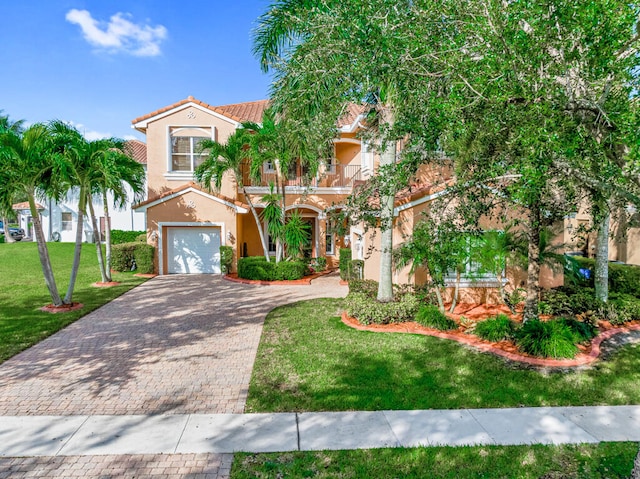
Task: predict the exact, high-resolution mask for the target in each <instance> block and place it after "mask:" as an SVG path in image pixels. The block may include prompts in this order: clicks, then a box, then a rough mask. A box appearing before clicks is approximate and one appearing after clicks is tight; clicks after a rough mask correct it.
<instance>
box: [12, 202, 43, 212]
mask: <svg viewBox="0 0 640 479" xmlns="http://www.w3.org/2000/svg"><path fill="white" fill-rule="evenodd" d="M11 209H12V210H16V211H18V210H28V209H31V207H30V206H29V202H28V201H25V202H23V203H14V204H13V205H12V206H11ZM36 209H37V210H44V206H42V205H41V204H40V203H36Z"/></svg>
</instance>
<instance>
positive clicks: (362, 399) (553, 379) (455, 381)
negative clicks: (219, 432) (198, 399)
mask: <svg viewBox="0 0 640 479" xmlns="http://www.w3.org/2000/svg"><path fill="white" fill-rule="evenodd" d="M341 310H342V307H341V301H340V300H334V299H321V300H314V301H307V302H301V303H296V304H293V305H288V306H283V307H280V308H277V309H275V310H274V311H272V312H271V313H270V314H269V315H268V317H267V319H266V322H265V326H264V330H263V333H262V339H261V342H260V346H259V349H258V355H257V358H256V363H255V366H254V370H253V376H252V379H251V385H250V389H249V397H248V401H247V408H246V409H247V412H271V411H276V412H284V411H344V410H385V409H459V408H490V407H518V406H568V405H574V406H579V405H599V404H610V405H620V404H640V345H636V346H626V347H623V348H622V349H620V350H619V351H618V352H616V353H615V354H613V356H612V357H611V358H609V359H608V360H607V361H599V362H598V363H596V365H595V366H593V367H591V368H589V369H584V370H572V371H568V372H566V371H565V372H553V373H543V372H540V371H538V370H533V369H527V368H525V367H523V366H520V365H518V364H516V363H509V362H506V361H505V360H503V359H501V358H499V357H496V356H493V355H491V354H485V353H480V352H477V351H475V350H473V349H470V348H467V347H465V346H462V345H461V344H459V343H457V342H453V341H448V340H444V339H438V338H433V337H430V336H421V335H410V334H388V333H384V334H383V333H372V332H364V331H356V330H354V329H351V328H349V327H347V326H345V325H344V324H343V323H342V322H341V321H340V319H339V317H338V314H339V312H340V311H341Z"/></svg>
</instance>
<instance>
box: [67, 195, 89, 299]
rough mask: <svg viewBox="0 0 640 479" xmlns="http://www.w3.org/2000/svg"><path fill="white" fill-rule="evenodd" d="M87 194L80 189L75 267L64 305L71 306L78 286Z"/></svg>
mask: <svg viewBox="0 0 640 479" xmlns="http://www.w3.org/2000/svg"><path fill="white" fill-rule="evenodd" d="M86 201H87V194H86V192H85V189H84V188H82V187H81V188H80V201H79V202H78V222H77V231H76V245H75V248H74V249H73V266H72V267H71V276H70V278H69V287H68V288H67V294H65V295H64V303H65V304H71V303H72V297H73V290H74V289H75V286H76V278H77V277H78V269H79V268H80V254H81V253H82V233H83V228H84V211H85V209H86Z"/></svg>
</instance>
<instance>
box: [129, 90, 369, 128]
mask: <svg viewBox="0 0 640 479" xmlns="http://www.w3.org/2000/svg"><path fill="white" fill-rule="evenodd" d="M270 104H271V102H270V101H269V100H257V101H248V102H243V103H232V104H230V105H222V106H213V105H209V104H208V103H205V102H203V101H200V100H197V99H195V98H194V97H192V96H189V97H187V98H185V99H184V100H180V101H178V102H176V103H173V104H171V105H169V106H165V107H164V108H160V109H158V110H155V111H152V112H151V113H147V114H146V115H143V116H140V117H138V118H136V119H134V120H132V122H131V124H132V127H133V128H135V129H137V130H139V131H143V132H144V130H145V129H146V128H147V125H148V124H149V122H151V121H153V120H156V119H159V118H162V117H164V116H167V115H171V114H172V113H175V112H176V111H179V110H181V109H184V108H186V107H188V106H193V107H196V108H198V109H201V110H206V111H209V112H210V113H213V114H216V115H220V116H222V117H224V118H225V119H227V120H228V121H231V122H232V123H235V124H236V125H235V126H239V123H242V122H244V121H251V122H253V123H261V122H262V115H263V113H264V111H265V110H266V109H267V108H268V107H269V105H270ZM365 110H366V107H365V106H364V105H357V104H355V103H350V104H349V105H348V106H347V109H346V111H345V113H344V115H343V116H342V117H341V118H340V119H339V120H338V127H339V128H340V129H341V130H342V131H344V132H353V131H355V129H356V128H357V127H358V125H359V124H360V120H362V117H363V114H364V112H365Z"/></svg>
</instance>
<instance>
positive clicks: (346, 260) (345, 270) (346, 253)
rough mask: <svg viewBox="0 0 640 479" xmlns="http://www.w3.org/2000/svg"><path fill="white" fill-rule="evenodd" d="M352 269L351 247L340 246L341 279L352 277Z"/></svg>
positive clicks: (345, 279)
mask: <svg viewBox="0 0 640 479" xmlns="http://www.w3.org/2000/svg"><path fill="white" fill-rule="evenodd" d="M350 271H351V248H340V279H341V280H342V281H347V280H349V279H350V276H351V274H350Z"/></svg>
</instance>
